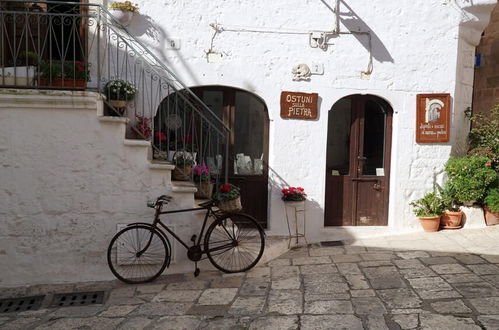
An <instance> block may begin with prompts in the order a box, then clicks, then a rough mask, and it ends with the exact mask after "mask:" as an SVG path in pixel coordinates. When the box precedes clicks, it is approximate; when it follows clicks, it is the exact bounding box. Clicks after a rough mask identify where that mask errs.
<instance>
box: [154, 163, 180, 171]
mask: <svg viewBox="0 0 499 330" xmlns="http://www.w3.org/2000/svg"><path fill="white" fill-rule="evenodd" d="M149 168H150V169H151V170H167V171H173V170H174V169H175V165H172V164H167V163H150V164H149Z"/></svg>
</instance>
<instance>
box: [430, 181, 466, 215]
mask: <svg viewBox="0 0 499 330" xmlns="http://www.w3.org/2000/svg"><path fill="white" fill-rule="evenodd" d="M436 187H437V191H438V194H439V196H440V198H441V199H442V203H443V205H444V210H448V211H451V212H458V211H459V207H460V204H459V202H458V201H457V198H456V191H455V190H454V188H453V187H452V186H449V184H448V183H447V182H446V183H445V184H444V186H443V187H441V186H439V185H438V184H437V185H436Z"/></svg>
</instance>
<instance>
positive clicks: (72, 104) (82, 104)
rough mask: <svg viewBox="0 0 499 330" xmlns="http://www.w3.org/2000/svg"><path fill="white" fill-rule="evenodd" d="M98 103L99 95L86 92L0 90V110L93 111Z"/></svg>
mask: <svg viewBox="0 0 499 330" xmlns="http://www.w3.org/2000/svg"><path fill="white" fill-rule="evenodd" d="M100 101H101V96H100V94H99V93H95V92H87V91H54V90H37V89H4V90H1V89H0V108H10V109H11V108H30V109H40V110H47V109H51V110H58V109H64V110H93V111H95V109H96V108H97V103H98V102H100Z"/></svg>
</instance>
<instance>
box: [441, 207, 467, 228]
mask: <svg viewBox="0 0 499 330" xmlns="http://www.w3.org/2000/svg"><path fill="white" fill-rule="evenodd" d="M462 218H463V211H457V212H452V211H445V213H444V214H443V215H442V217H441V218H440V226H441V227H442V228H460V227H461V220H462Z"/></svg>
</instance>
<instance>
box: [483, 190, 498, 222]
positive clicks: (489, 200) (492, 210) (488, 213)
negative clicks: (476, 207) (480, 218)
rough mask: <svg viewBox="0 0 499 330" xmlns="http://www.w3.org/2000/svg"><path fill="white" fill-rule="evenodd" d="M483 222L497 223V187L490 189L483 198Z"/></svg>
mask: <svg viewBox="0 0 499 330" xmlns="http://www.w3.org/2000/svg"><path fill="white" fill-rule="evenodd" d="M484 202H485V203H484V208H483V209H484V211H485V223H486V224H487V226H491V225H497V224H499V188H493V189H490V190H489V191H488V192H487V195H486V196H485V199H484Z"/></svg>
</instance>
